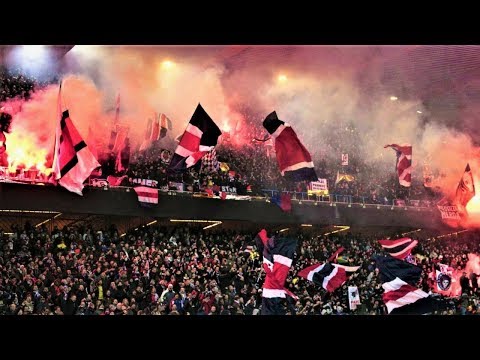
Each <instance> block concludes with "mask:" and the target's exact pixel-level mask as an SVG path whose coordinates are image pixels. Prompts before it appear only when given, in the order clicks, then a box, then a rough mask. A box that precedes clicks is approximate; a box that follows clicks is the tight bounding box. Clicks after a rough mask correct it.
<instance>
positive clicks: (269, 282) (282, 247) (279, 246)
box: [255, 229, 297, 315]
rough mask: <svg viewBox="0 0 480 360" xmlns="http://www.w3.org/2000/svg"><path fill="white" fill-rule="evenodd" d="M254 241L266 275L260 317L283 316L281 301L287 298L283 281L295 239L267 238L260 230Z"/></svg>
mask: <svg viewBox="0 0 480 360" xmlns="http://www.w3.org/2000/svg"><path fill="white" fill-rule="evenodd" d="M255 241H256V244H257V248H258V249H259V251H260V252H261V253H262V255H263V269H264V270H265V274H266V275H265V282H264V284H263V288H262V315H283V314H285V309H284V307H283V305H282V299H285V298H286V296H287V291H286V290H285V280H286V279H287V276H288V272H289V270H290V267H291V266H292V261H293V256H294V254H295V250H296V248H297V239H292V238H286V237H282V238H281V237H278V238H277V237H271V238H268V236H267V232H266V230H265V229H262V230H261V231H260V232H259V233H258V235H257V236H256V238H255Z"/></svg>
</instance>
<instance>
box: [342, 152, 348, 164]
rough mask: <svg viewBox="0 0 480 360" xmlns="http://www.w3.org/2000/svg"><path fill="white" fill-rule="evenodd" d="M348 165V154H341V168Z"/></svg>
mask: <svg viewBox="0 0 480 360" xmlns="http://www.w3.org/2000/svg"><path fill="white" fill-rule="evenodd" d="M347 165H348V154H342V166H347Z"/></svg>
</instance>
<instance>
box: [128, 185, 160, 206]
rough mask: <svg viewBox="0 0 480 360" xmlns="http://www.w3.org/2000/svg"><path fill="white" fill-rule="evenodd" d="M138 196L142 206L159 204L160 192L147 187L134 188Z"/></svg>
mask: <svg viewBox="0 0 480 360" xmlns="http://www.w3.org/2000/svg"><path fill="white" fill-rule="evenodd" d="M133 190H135V192H136V193H137V195H138V201H139V202H140V205H150V204H158V190H157V189H153V188H150V187H146V186H137V187H135V188H133Z"/></svg>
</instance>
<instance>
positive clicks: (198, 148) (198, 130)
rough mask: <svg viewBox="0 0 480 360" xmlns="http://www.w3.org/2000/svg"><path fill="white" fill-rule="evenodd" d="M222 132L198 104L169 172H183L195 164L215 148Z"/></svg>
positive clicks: (176, 150) (171, 162)
mask: <svg viewBox="0 0 480 360" xmlns="http://www.w3.org/2000/svg"><path fill="white" fill-rule="evenodd" d="M221 134H222V132H221V131H220V129H219V128H218V126H217V124H215V122H214V121H213V120H212V118H211V117H210V116H209V115H208V114H207V113H206V111H205V110H204V109H203V107H202V106H201V105H200V104H198V106H197V108H196V109H195V112H194V113H193V115H192V118H191V119H190V122H189V123H188V125H187V128H186V129H185V132H184V133H183V135H182V138H181V140H180V142H179V144H178V145H177V148H176V149H175V154H174V155H173V157H172V160H171V161H170V165H169V167H168V170H169V172H181V171H183V170H185V169H186V168H189V167H191V166H193V165H195V164H196V163H197V162H198V161H199V160H200V159H201V158H202V157H203V155H205V154H206V153H207V152H209V151H211V150H213V149H214V148H215V146H216V145H217V141H218V137H219V136H220V135H221Z"/></svg>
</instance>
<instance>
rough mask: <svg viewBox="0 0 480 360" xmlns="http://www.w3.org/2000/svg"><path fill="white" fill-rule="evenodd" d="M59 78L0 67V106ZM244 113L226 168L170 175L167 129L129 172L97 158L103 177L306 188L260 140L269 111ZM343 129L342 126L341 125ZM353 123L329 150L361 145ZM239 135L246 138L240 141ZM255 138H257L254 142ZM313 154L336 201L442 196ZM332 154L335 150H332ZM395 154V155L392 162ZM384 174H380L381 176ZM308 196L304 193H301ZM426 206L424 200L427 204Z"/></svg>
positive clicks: (196, 185) (110, 159) (369, 167)
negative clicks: (280, 167) (287, 175)
mask: <svg viewBox="0 0 480 360" xmlns="http://www.w3.org/2000/svg"><path fill="white" fill-rule="evenodd" d="M56 80H57V79H56V78H55V76H53V75H51V76H48V77H45V80H43V81H39V80H38V79H36V78H34V77H32V76H29V75H28V74H26V73H24V72H22V71H21V70H20V69H15V70H12V69H7V68H5V67H0V104H1V103H2V102H4V101H5V100H7V99H14V98H20V99H26V100H28V99H29V97H30V96H31V93H32V92H33V91H35V90H36V89H39V88H42V87H44V86H45V85H48V84H49V83H52V82H55V81H56ZM235 110H236V112H237V113H239V114H241V115H242V117H243V119H244V122H243V124H242V131H241V133H236V131H237V129H236V128H237V125H238V124H236V125H235V126H234V129H233V130H231V131H230V133H228V134H227V135H224V136H223V137H222V138H221V142H220V144H219V145H218V146H217V158H218V161H220V162H223V163H225V164H226V165H227V166H228V170H225V171H221V170H220V171H219V172H218V173H215V174H206V173H202V172H200V171H199V169H198V168H195V169H191V170H190V171H188V172H187V173H185V174H183V175H181V176H174V177H172V176H170V177H169V176H167V167H168V161H166V160H165V158H162V156H161V154H162V151H163V150H164V149H167V150H168V151H169V152H170V156H171V153H172V151H174V149H175V146H176V142H175V139H173V137H172V135H171V133H170V132H169V133H168V134H167V136H166V137H165V138H163V139H161V140H160V141H157V142H155V143H153V144H152V145H151V146H150V147H149V148H148V149H147V150H146V151H139V149H138V148H139V145H137V148H136V149H135V148H132V153H131V158H130V162H129V166H128V169H127V170H126V171H121V172H116V171H115V168H116V166H115V164H116V159H115V154H107V155H105V156H102V157H101V158H100V159H99V161H100V163H101V164H102V177H104V178H107V177H108V175H119V176H121V175H127V180H126V181H125V182H124V183H123V185H129V184H130V185H131V181H130V182H129V181H128V179H130V180H131V179H134V178H140V179H150V180H155V181H157V183H158V187H160V188H161V187H164V186H168V185H169V184H170V183H171V182H176V183H184V190H185V191H204V190H205V189H207V188H210V189H211V188H212V187H214V186H228V187H230V188H235V190H236V191H237V193H238V194H239V195H245V194H246V192H247V191H246V189H247V187H248V188H249V191H248V193H249V194H251V195H261V196H263V195H265V194H267V195H268V194H270V195H271V193H268V192H267V193H265V192H264V191H263V190H265V189H266V190H274V191H290V192H297V193H306V192H307V185H308V184H307V183H297V184H292V183H288V182H286V181H285V180H284V178H283V177H282V176H281V175H280V172H279V171H278V166H277V164H276V159H275V154H274V149H273V148H272V147H271V146H269V143H268V142H262V141H257V140H261V139H263V138H264V136H265V134H266V132H265V129H264V128H263V127H262V125H261V123H262V121H263V117H264V115H265V114H262V113H259V112H258V111H255V110H254V109H253V108H252V107H251V106H248V105H242V106H238V108H237V109H235ZM340 128H341V127H339V129H340ZM353 130H354V127H353V124H350V125H348V126H347V127H346V129H345V131H343V130H342V131H340V130H339V131H336V132H333V133H332V134H330V135H329V137H328V139H325V141H326V143H328V144H327V145H328V146H329V149H330V150H332V151H330V152H331V153H335V154H337V155H338V156H337V157H339V154H340V153H341V152H342V151H343V150H342V149H344V147H345V146H346V145H348V147H349V148H350V150H352V149H355V147H356V146H361V142H360V141H359V139H358V136H359V135H358V134H357V133H356V132H354V131H353ZM300 136H301V137H302V138H304V139H305V140H308V141H309V142H310V143H312V139H315V138H316V137H318V136H319V134H316V133H315V131H310V132H308V133H300ZM239 138H242V139H243V140H241V141H239ZM255 139H257V140H255ZM317 150H318V151H314V152H312V156H313V161H314V164H315V169H316V172H317V175H318V176H319V178H325V179H327V181H328V186H329V192H330V194H333V195H334V196H335V195H336V196H338V198H337V199H336V200H338V201H351V202H367V203H371V204H388V205H391V204H392V203H393V201H394V200H395V199H403V200H406V201H407V202H408V201H409V200H410V199H416V200H426V201H428V200H433V199H438V196H439V194H438V193H435V192H434V191H431V189H428V188H425V187H424V186H423V179H417V178H415V177H414V178H413V181H412V186H411V188H409V189H405V188H403V187H401V186H399V185H398V181H397V179H396V175H395V174H394V172H392V171H391V170H392V169H393V166H391V168H389V169H384V171H383V170H382V171H378V170H379V169H378V164H367V163H365V162H362V161H361V159H358V158H357V157H355V156H354V151H350V162H349V165H348V166H340V165H339V160H338V159H337V157H335V159H333V158H331V157H329V156H325V155H326V151H325V149H323V150H322V149H317ZM330 155H331V154H330ZM393 161H394V157H393V156H392V162H393ZM337 173H339V174H340V175H341V174H350V175H351V176H353V177H354V180H353V181H347V180H345V179H343V180H341V181H338V182H337V181H336V180H337ZM379 174H382V176H379ZM298 196H304V195H300V194H299V195H298ZM424 205H425V204H424Z"/></svg>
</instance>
